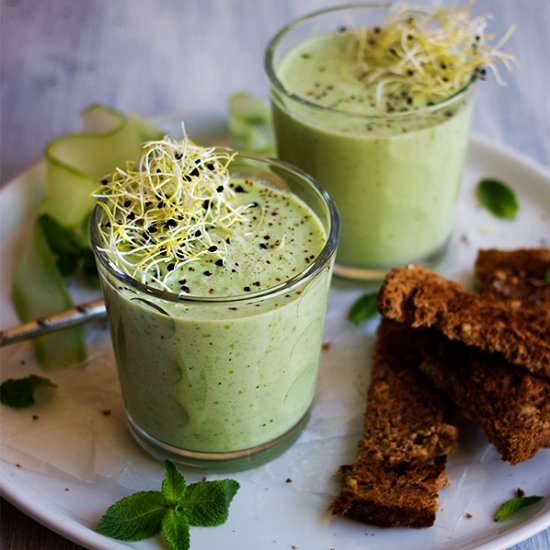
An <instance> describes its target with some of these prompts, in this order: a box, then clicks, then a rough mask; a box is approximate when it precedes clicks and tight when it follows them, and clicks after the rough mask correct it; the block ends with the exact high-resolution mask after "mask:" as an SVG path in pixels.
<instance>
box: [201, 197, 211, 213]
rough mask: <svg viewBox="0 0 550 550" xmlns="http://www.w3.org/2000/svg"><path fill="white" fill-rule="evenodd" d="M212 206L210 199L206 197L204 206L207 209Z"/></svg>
mask: <svg viewBox="0 0 550 550" xmlns="http://www.w3.org/2000/svg"><path fill="white" fill-rule="evenodd" d="M209 206H210V201H209V200H208V199H206V200H205V201H204V202H203V203H202V207H203V208H204V209H205V210H208V207H209Z"/></svg>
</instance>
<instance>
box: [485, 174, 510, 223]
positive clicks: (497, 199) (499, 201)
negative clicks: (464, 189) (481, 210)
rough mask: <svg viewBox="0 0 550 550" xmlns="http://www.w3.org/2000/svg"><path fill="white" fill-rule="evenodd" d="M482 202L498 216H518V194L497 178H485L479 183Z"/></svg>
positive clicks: (506, 217) (507, 217)
mask: <svg viewBox="0 0 550 550" xmlns="http://www.w3.org/2000/svg"><path fill="white" fill-rule="evenodd" d="M477 194H478V197H479V201H480V202H481V204H482V205H483V206H484V207H485V208H486V209H487V210H489V212H491V213H492V214H494V215H495V216H496V217H497V218H502V219H507V220H512V219H514V218H515V217H516V214H517V213H518V210H519V204H518V201H517V199H516V194H515V193H514V191H513V190H512V189H510V187H508V185H506V184H505V183H503V182H501V181H498V180H495V179H483V180H481V181H480V182H479V183H478V185H477Z"/></svg>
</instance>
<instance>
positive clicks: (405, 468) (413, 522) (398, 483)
mask: <svg viewBox="0 0 550 550" xmlns="http://www.w3.org/2000/svg"><path fill="white" fill-rule="evenodd" d="M416 332H417V331H415V330H413V329H410V328H408V327H404V326H402V325H399V324H398V323H394V322H392V321H388V320H384V319H383V320H382V322H381V323H380V326H379V328H378V335H377V342H376V348H375V354H374V366H373V372H372V376H371V384H370V387H369V391H368V401H367V411H366V413H365V421H364V435H363V439H362V441H361V442H360V444H359V450H358V453H357V459H356V462H355V464H353V465H351V466H343V467H342V469H341V475H342V480H343V487H342V490H341V493H340V494H339V495H338V497H337V498H336V499H335V500H334V502H333V503H332V505H331V511H332V513H334V514H338V515H342V516H347V517H350V518H353V519H355V520H358V521H362V522H364V523H369V524H372V525H378V526H381V527H397V526H401V527H429V526H431V525H433V523H434V521H435V515H436V512H437V509H438V491H439V490H440V489H441V488H442V487H444V486H445V485H446V484H447V482H448V478H447V474H446V473H445V460H444V457H442V456H441V455H445V454H446V453H451V452H453V451H454V450H455V449H456V447H457V440H458V432H457V429H456V427H455V426H452V425H451V424H448V423H447V422H446V421H445V414H446V412H447V411H446V409H447V406H446V404H445V403H444V401H443V399H442V398H441V397H440V395H439V394H438V392H437V391H436V390H435V388H434V387H433V385H432V384H431V382H430V381H429V380H428V379H427V378H426V377H424V376H423V375H422V374H421V373H419V372H418V370H417V367H418V363H419V361H420V359H421V355H420V352H421V350H420V348H419V347H418V345H417V337H416V334H415V333H416ZM432 459H433V463H432V464H430V463H428V461H430V460H432Z"/></svg>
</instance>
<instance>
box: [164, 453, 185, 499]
mask: <svg viewBox="0 0 550 550" xmlns="http://www.w3.org/2000/svg"><path fill="white" fill-rule="evenodd" d="M185 487H186V483H185V478H184V477H183V475H182V474H181V473H180V472H179V471H178V469H177V468H176V466H175V465H174V463H173V462H171V461H170V460H166V461H165V462H164V481H163V482H162V494H163V495H164V496H165V497H166V500H168V502H171V503H174V504H175V503H176V502H177V501H178V500H180V499H181V498H182V497H183V495H184V493H185Z"/></svg>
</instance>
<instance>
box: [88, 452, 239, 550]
mask: <svg viewBox="0 0 550 550" xmlns="http://www.w3.org/2000/svg"><path fill="white" fill-rule="evenodd" d="M238 489H239V484H238V483H237V482H236V481H234V480H232V479H222V480H220V481H199V482H198V483H193V484H191V485H187V484H186V482H185V478H184V476H183V474H182V473H181V472H179V471H178V469H177V468H176V466H175V465H174V464H173V463H172V462H170V461H169V460H167V461H166V462H165V463H164V480H163V482H162V490H161V491H143V492H139V493H134V494H133V495H130V496H128V497H126V498H123V499H122V500H119V501H118V502H116V503H115V504H113V505H112V506H111V507H109V508H108V509H107V511H106V512H105V514H104V515H103V517H102V518H101V520H100V522H99V524H98V526H97V531H98V532H99V533H101V534H102V535H106V536H108V537H111V538H115V539H119V540H126V541H138V540H143V539H146V538H149V537H152V536H154V535H156V534H158V533H159V532H160V533H162V536H163V537H164V539H165V540H166V542H167V543H168V544H169V546H170V547H171V548H172V549H173V550H187V549H188V548H189V544H190V533H189V526H190V525H198V526H202V527H212V526H215V525H221V524H222V523H225V521H226V520H227V517H228V515H229V506H230V504H231V501H232V500H233V497H234V496H235V493H236V492H237V491H238Z"/></svg>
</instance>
